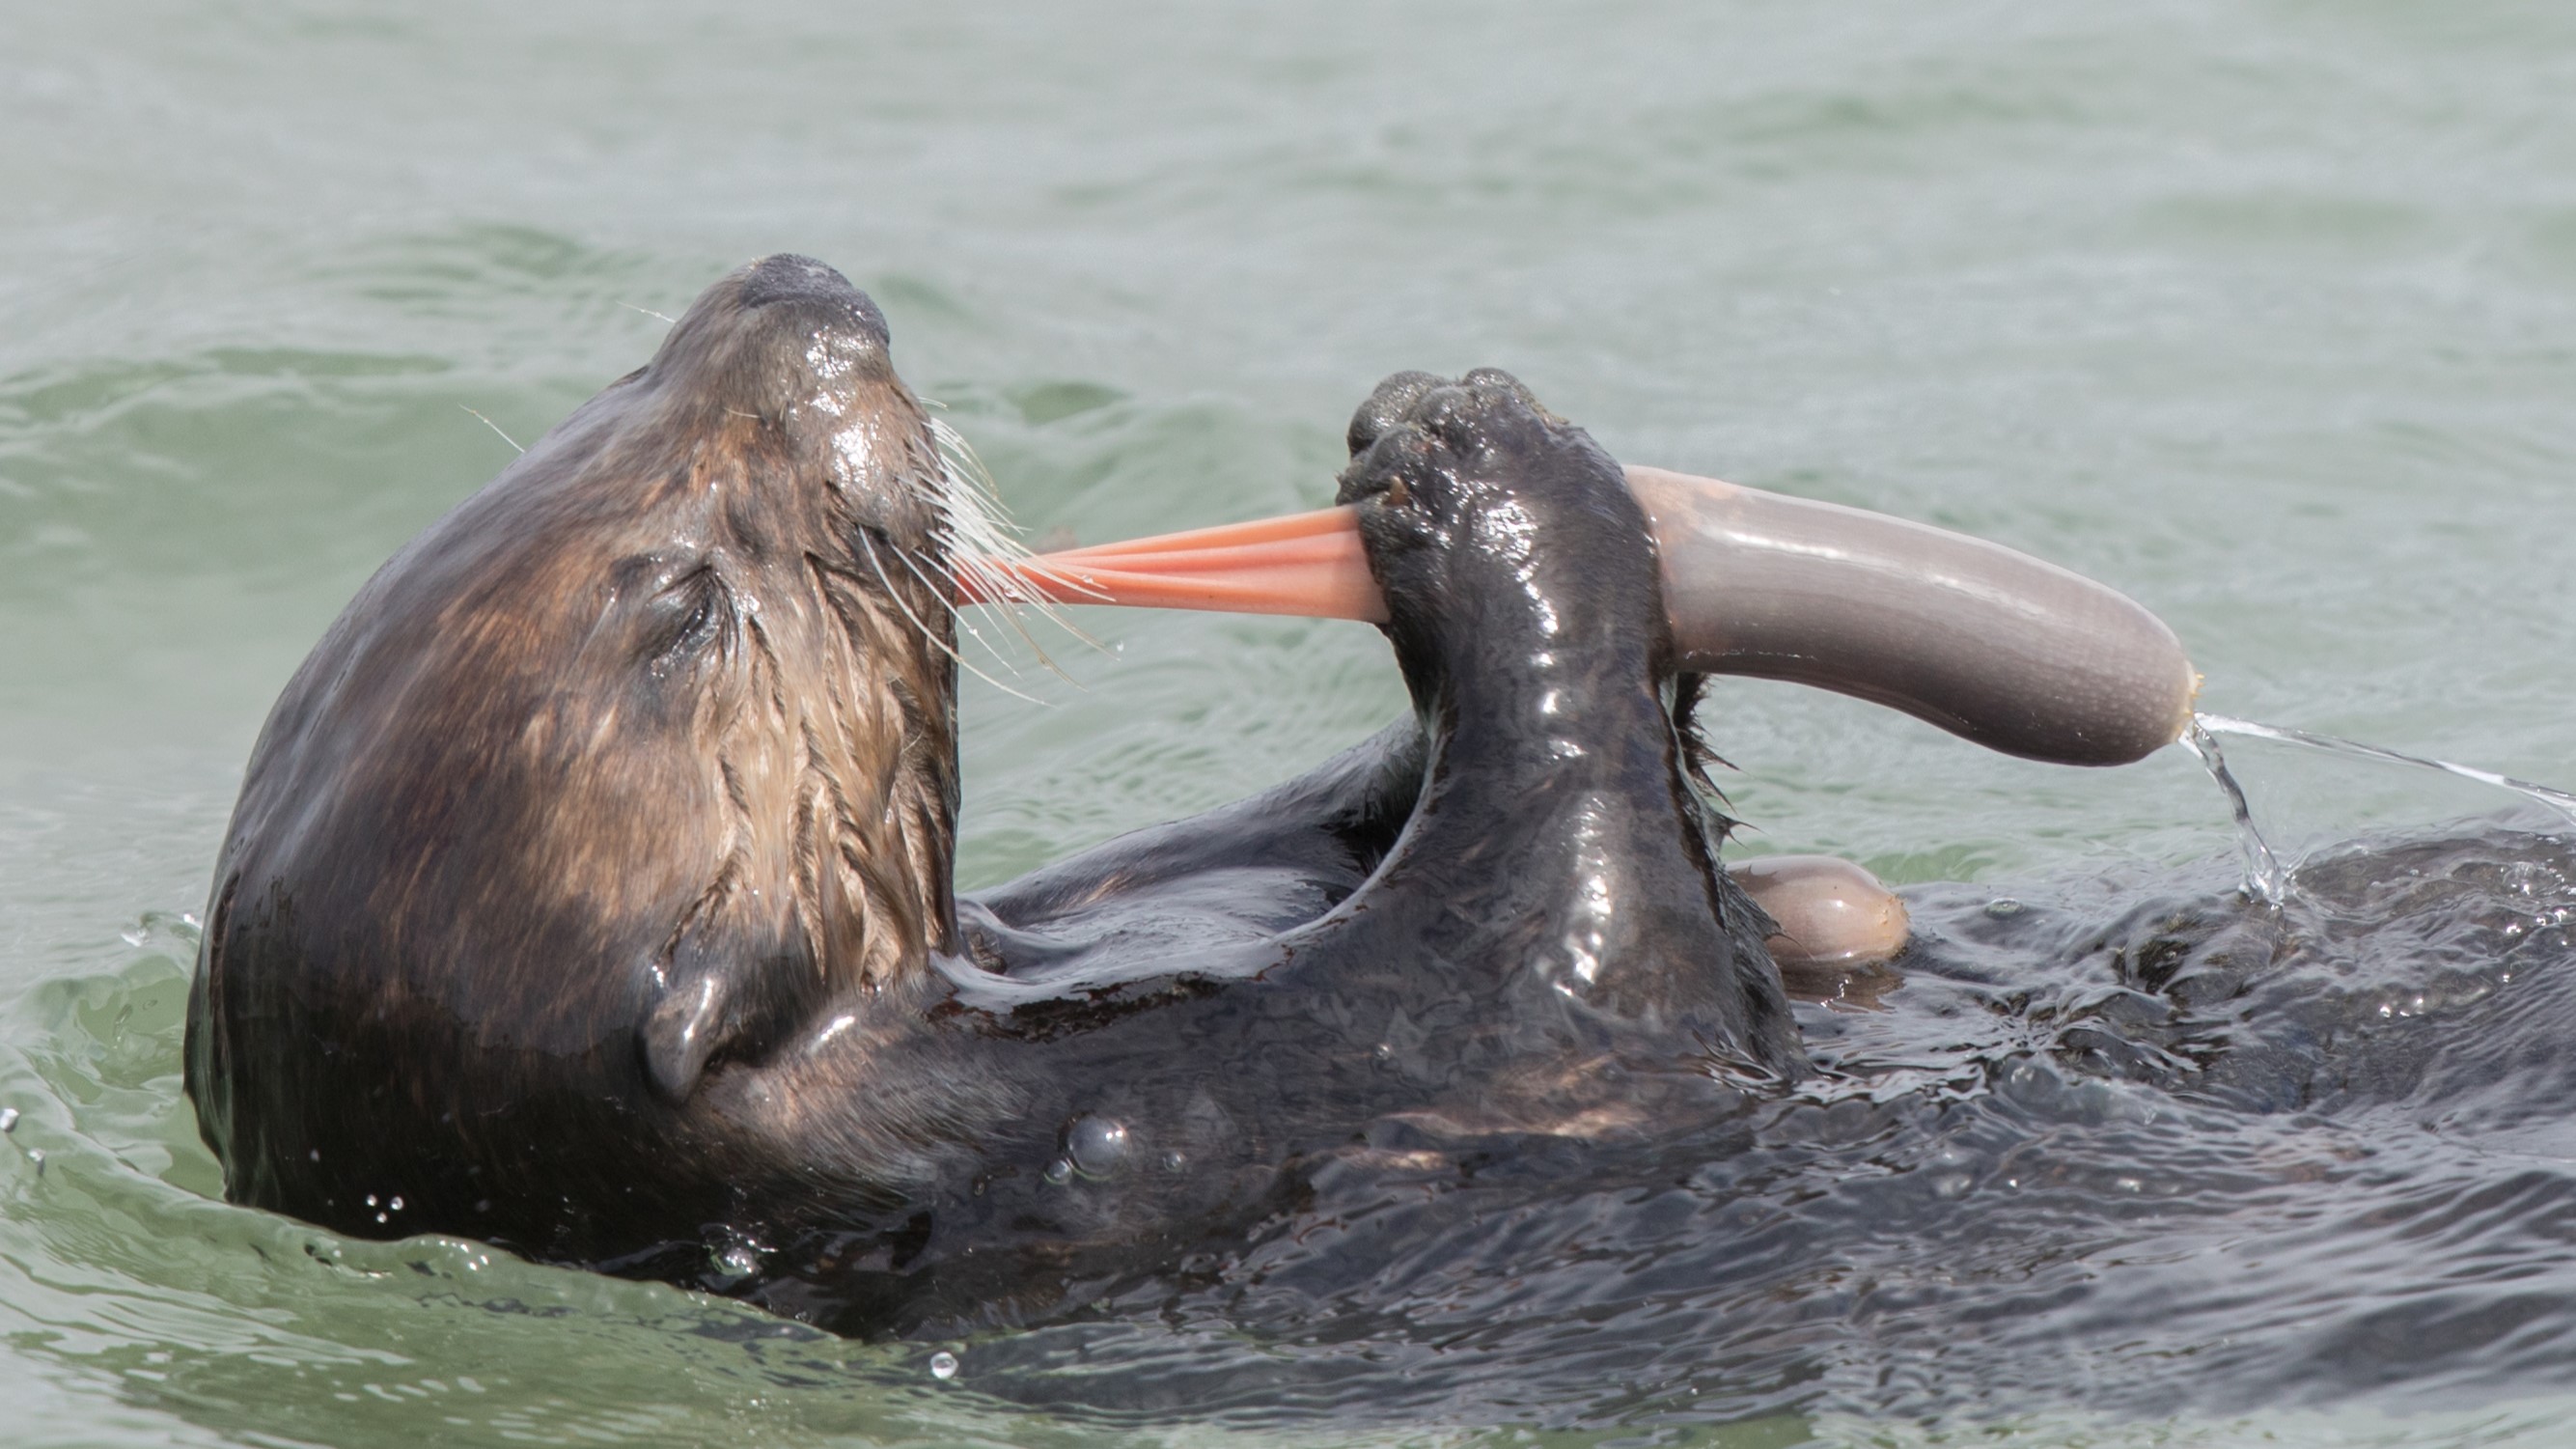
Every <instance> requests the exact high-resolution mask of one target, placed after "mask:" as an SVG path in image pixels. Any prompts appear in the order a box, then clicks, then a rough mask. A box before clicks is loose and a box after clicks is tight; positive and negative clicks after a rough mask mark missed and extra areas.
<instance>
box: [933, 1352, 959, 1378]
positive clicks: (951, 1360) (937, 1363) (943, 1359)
mask: <svg viewBox="0 0 2576 1449" xmlns="http://www.w3.org/2000/svg"><path fill="white" fill-rule="evenodd" d="M930 1376H931V1377H932V1378H934V1379H939V1380H941V1381H943V1382H944V1381H946V1380H949V1379H953V1378H955V1377H957V1355H955V1354H953V1353H950V1352H949V1351H948V1350H946V1349H944V1348H943V1349H941V1350H940V1351H939V1352H937V1353H934V1354H932V1355H931V1356H930Z"/></svg>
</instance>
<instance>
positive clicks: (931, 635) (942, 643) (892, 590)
mask: <svg viewBox="0 0 2576 1449" xmlns="http://www.w3.org/2000/svg"><path fill="white" fill-rule="evenodd" d="M859 548H860V550H861V551H862V552H864V553H865V554H866V555H867V557H868V567H869V568H870V569H873V570H875V572H876V576H877V582H878V583H879V584H880V585H882V586H884V588H885V592H886V597H887V598H889V599H892V600H893V601H894V606H895V607H896V608H898V609H900V610H902V611H903V616H904V617H905V618H906V619H909V620H911V621H912V627H913V628H915V629H918V630H920V631H921V637H922V639H923V640H924V642H926V643H928V644H929V645H930V646H931V647H933V648H935V649H937V650H938V651H939V652H940V653H942V654H945V655H947V656H948V657H949V659H950V660H951V661H953V662H954V663H955V664H956V665H957V667H958V668H960V669H963V670H965V671H966V672H967V673H969V674H971V675H974V676H975V677H976V678H977V679H980V680H982V681H984V682H985V683H986V684H989V685H991V686H993V687H994V688H995V689H998V690H1000V691H1001V692H1003V693H1004V694H1007V695H1009V696H1011V697H1012V698H1013V699H1025V700H1028V702H1029V703H1031V704H1041V703H1044V701H1042V700H1038V699H1032V698H1030V697H1029V696H1028V695H1025V694H1022V693H1021V692H1020V691H1018V690H1016V689H1013V688H1011V687H1010V686H1009V685H1007V684H1004V683H1003V682H1002V681H1000V680H998V679H995V678H994V677H993V676H991V675H989V674H986V673H985V672H984V671H983V670H980V669H978V668H976V667H975V666H974V665H972V664H969V663H967V662H966V656H965V655H963V654H960V653H958V652H957V649H956V646H954V645H952V644H950V643H949V642H948V641H947V640H945V639H942V638H940V637H939V634H938V632H937V631H935V630H933V629H932V628H931V627H930V626H929V625H928V624H925V623H923V622H921V616H920V615H919V614H916V613H914V612H913V611H912V605H910V604H907V603H905V602H904V601H903V593H902V591H901V590H899V589H897V588H896V587H895V586H894V580H893V579H892V578H891V577H889V576H888V575H887V574H886V571H885V565H884V564H881V563H879V562H877V546H876V541H875V540H874V539H872V538H870V537H869V536H868V533H867V530H865V529H861V530H860V531H859Z"/></svg>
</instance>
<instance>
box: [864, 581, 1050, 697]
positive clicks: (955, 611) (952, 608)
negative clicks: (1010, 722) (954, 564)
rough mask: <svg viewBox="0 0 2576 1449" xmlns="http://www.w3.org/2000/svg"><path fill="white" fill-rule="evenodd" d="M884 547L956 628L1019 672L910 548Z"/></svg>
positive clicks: (1041, 654)
mask: <svg viewBox="0 0 2576 1449" xmlns="http://www.w3.org/2000/svg"><path fill="white" fill-rule="evenodd" d="M886 547H888V548H889V549H893V551H894V556H895V561H896V562H898V563H900V564H902V565H903V566H904V568H905V569H906V570H908V571H909V572H910V573H911V574H912V576H913V577H914V578H915V579H918V580H920V581H921V586H922V587H923V588H925V589H928V590H929V591H930V596H931V597H932V598H934V599H938V600H939V601H940V603H941V604H942V606H944V607H945V608H946V609H947V610H948V617H949V618H950V619H951V620H952V621H954V622H955V623H956V625H957V627H958V628H960V629H963V630H965V631H966V632H967V633H968V634H969V635H971V636H972V637H973V638H974V640H975V642H976V643H978V644H981V645H983V646H984V648H985V649H986V650H987V651H988V652H989V653H991V654H992V656H993V657H994V658H995V659H996V660H999V661H1000V662H1001V665H1002V667H1003V668H1005V669H1008V670H1010V671H1011V673H1013V674H1014V675H1016V674H1018V673H1019V672H1020V671H1019V667H1018V666H1016V665H1014V664H1012V663H1011V661H1010V660H1008V659H1005V658H1003V657H1002V651H1001V650H999V649H995V648H994V647H993V645H992V643H991V641H989V640H987V639H986V638H985V637H984V635H983V633H982V631H980V630H978V629H977V628H976V627H975V625H974V623H973V622H972V621H970V620H969V619H968V618H967V617H966V615H965V613H964V611H962V610H960V609H959V608H958V607H957V606H956V605H955V604H953V603H950V602H949V601H948V600H947V599H946V598H945V597H944V596H942V595H941V593H940V591H939V586H938V585H937V584H935V583H933V582H931V578H930V575H928V574H926V573H924V572H922V569H921V565H920V564H919V563H917V562H915V561H914V560H913V557H912V551H911V550H909V549H903V548H895V547H894V545H893V544H892V543H888V544H887V545H886ZM1020 637H1022V638H1024V639H1025V638H1027V637H1028V634H1027V631H1026V630H1023V631H1021V636H1020ZM1031 647H1033V648H1034V647H1035V644H1034V641H1032V644H1031ZM1038 657H1039V658H1040V659H1046V655H1045V653H1044V652H1043V651H1041V652H1040V653H1039V655H1038ZM957 662H958V663H960V664H965V663H966V661H965V660H964V659H963V658H960V659H959V660H958V661H957ZM1046 663H1047V667H1048V668H1049V669H1055V661H1054V660H1051V659H1047V660H1046ZM967 667H969V668H972V667H973V666H972V665H968V666H967ZM1055 673H1056V676H1057V677H1058V678H1064V677H1065V675H1064V671H1063V670H1061V669H1055ZM987 677H988V678H989V677H990V676H987ZM1065 682H1066V683H1068V684H1070V683H1072V682H1073V681H1072V680H1070V679H1065ZM1020 697H1021V698H1022V699H1027V698H1028V696H1027V695H1021V696H1020Z"/></svg>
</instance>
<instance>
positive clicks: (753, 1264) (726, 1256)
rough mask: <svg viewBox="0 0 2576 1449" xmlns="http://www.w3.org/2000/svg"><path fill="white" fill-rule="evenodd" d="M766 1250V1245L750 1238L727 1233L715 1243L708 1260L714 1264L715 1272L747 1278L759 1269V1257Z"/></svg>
mask: <svg viewBox="0 0 2576 1449" xmlns="http://www.w3.org/2000/svg"><path fill="white" fill-rule="evenodd" d="M768 1251H769V1250H768V1249H767V1248H766V1247H763V1246H762V1245H761V1244H759V1243H757V1242H754V1241H753V1240H751V1239H750V1238H746V1237H743V1236H741V1235H739V1234H727V1235H726V1236H725V1238H724V1239H723V1241H721V1242H719V1243H717V1244H716V1245H715V1248H714V1251H713V1252H711V1253H710V1254H709V1255H708V1261H710V1262H711V1263H713V1264H714V1266H715V1270H716V1271H717V1272H719V1273H722V1274H724V1275H725V1276H726V1277H729V1278H748V1277H750V1276H751V1275H752V1274H754V1273H757V1272H759V1271H760V1260H761V1257H762V1255H764V1254H766V1253H767V1252H768Z"/></svg>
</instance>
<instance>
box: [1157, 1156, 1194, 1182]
mask: <svg viewBox="0 0 2576 1449" xmlns="http://www.w3.org/2000/svg"><path fill="white" fill-rule="evenodd" d="M1189 1167H1190V1160H1189V1158H1188V1157H1186V1156H1184V1155H1183V1154H1182V1153H1180V1152H1179V1151H1177V1150H1175V1151H1171V1152H1166V1153H1164V1154H1163V1170H1164V1171H1165V1172H1168V1173H1170V1174H1171V1175H1172V1176H1174V1177H1178V1176H1180V1175H1181V1174H1182V1173H1184V1172H1187V1171H1189Z"/></svg>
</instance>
